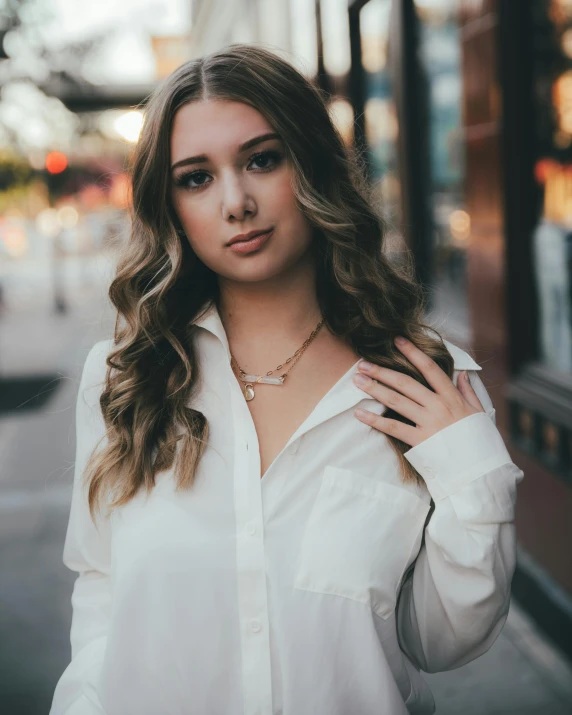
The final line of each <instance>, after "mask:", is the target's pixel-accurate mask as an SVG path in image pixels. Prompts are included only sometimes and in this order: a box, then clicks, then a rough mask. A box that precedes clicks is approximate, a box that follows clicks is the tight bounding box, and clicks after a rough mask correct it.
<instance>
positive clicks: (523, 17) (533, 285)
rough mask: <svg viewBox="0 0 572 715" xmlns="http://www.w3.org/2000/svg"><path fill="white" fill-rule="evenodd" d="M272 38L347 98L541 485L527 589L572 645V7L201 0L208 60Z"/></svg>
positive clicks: (401, 229) (198, 14) (528, 502)
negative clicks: (234, 46) (234, 45)
mask: <svg viewBox="0 0 572 715" xmlns="http://www.w3.org/2000/svg"><path fill="white" fill-rule="evenodd" d="M243 41H244V42H256V43H261V44H262V45H264V46H266V47H269V48H271V49H272V48H273V49H274V50H276V51H278V52H279V53H282V54H283V55H284V56H285V57H286V58H288V59H290V60H291V61H292V62H293V63H294V64H296V65H297V66H298V67H299V68H300V69H302V71H304V72H305V73H306V74H307V75H308V76H311V77H313V78H315V79H316V81H317V82H318V84H319V85H320V86H321V87H323V88H325V89H326V90H328V91H329V92H330V93H331V96H332V103H331V106H330V109H331V111H332V116H333V117H334V118H335V120H336V122H337V124H338V126H339V127H340V129H341V131H342V132H343V134H344V136H345V138H346V140H347V141H348V142H355V143H356V144H357V145H359V146H362V147H365V148H366V150H367V157H368V163H369V172H370V178H371V181H372V182H373V183H374V185H375V187H376V189H377V192H376V196H377V197H378V200H379V207H380V210H381V211H382V213H383V215H384V216H385V219H386V223H387V228H388V238H389V241H390V243H391V242H392V245H393V246H394V247H396V248H397V250H398V249H399V242H400V240H401V239H400V237H401V236H404V237H405V240H406V243H407V245H408V246H409V247H410V249H411V250H412V251H413V253H414V255H415V257H416V261H417V267H418V268H417V269H418V274H419V279H420V280H421V281H422V282H423V284H424V285H425V286H426V287H427V291H428V295H429V296H430V306H429V307H430V314H431V318H432V321H433V323H434V324H436V325H437V326H438V327H440V328H441V330H442V332H443V333H444V334H445V335H447V337H448V338H450V339H451V340H453V341H454V342H456V343H457V344H459V345H461V346H463V347H465V348H467V349H469V350H470V351H471V352H472V354H473V355H474V357H475V358H476V359H477V360H478V362H479V363H480V364H481V365H482V368H483V370H482V373H481V375H482V378H483V380H484V382H485V385H486V386H487V389H488V390H489V392H490V393H491V396H492V398H493V401H494V403H495V407H496V414H497V424H498V425H499V428H500V430H501V432H502V433H503V436H504V437H505V439H506V441H507V444H508V445H509V448H510V451H511V453H512V455H513V458H514V460H515V461H516V462H517V463H518V464H519V465H520V466H522V468H523V469H524V471H525V474H526V478H525V480H524V481H523V483H522V484H521V486H520V488H519V503H518V508H517V517H516V526H517V532H518V537H519V544H520V546H519V558H518V569H517V573H516V575H515V578H514V582H513V592H514V595H515V596H516V598H517V599H518V600H520V602H521V603H522V604H523V605H525V606H526V607H527V608H528V610H529V611H530V612H531V613H532V615H533V616H534V617H535V618H536V620H537V621H538V622H539V623H540V625H542V626H543V627H544V629H545V630H546V631H547V633H548V634H549V635H550V636H551V637H552V638H553V639H554V640H555V641H556V642H558V643H559V645H560V646H561V647H563V648H564V649H565V650H567V652H568V653H569V654H570V652H571V651H572V559H571V557H570V554H569V552H568V546H569V544H570V543H572V518H571V515H572V458H571V451H572V1H571V0H519V2H515V0H349V1H348V0H316V1H314V0H307V1H305V0H250V1H249V0H226V1H225V2H223V1H222V0H221V1H220V2H217V1H212V2H206V0H202V1H201V0H195V2H194V4H193V27H192V33H191V54H192V55H193V56H198V55H201V54H204V53H206V52H210V51H211V50H213V49H216V48H217V47H220V46H223V45H225V44H229V43H231V42H243Z"/></svg>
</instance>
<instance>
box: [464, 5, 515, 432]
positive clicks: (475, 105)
mask: <svg viewBox="0 0 572 715" xmlns="http://www.w3.org/2000/svg"><path fill="white" fill-rule="evenodd" d="M497 6H498V2H497V0H461V13H460V24H461V43H462V66H463V86H464V96H463V116H464V128H465V138H466V202H467V203H466V205H467V211H468V212H469V215H470V217H471V238H470V243H469V246H468V250H467V293H468V300H469V306H470V308H469V311H470V319H471V324H472V333H473V344H472V348H473V352H474V355H475V357H476V359H477V360H478V362H479V363H482V365H483V371H482V377H483V381H484V383H485V386H486V387H487V389H488V390H489V392H490V394H491V397H492V399H493V401H494V403H495V406H496V409H497V423H498V424H499V427H500V428H501V430H502V431H503V432H504V433H505V434H506V430H507V419H508V415H507V409H506V403H505V400H504V397H503V392H502V389H503V385H504V383H505V382H506V381H507V378H508V375H507V354H508V352H507V351H508V325H507V310H506V307H507V306H506V299H505V286H506V262H505V256H506V250H505V237H504V183H503V171H502V163H501V130H502V127H501V112H502V103H501V90H500V86H499V77H498V71H497V68H498V57H497V34H498V24H497V23H498V7H497Z"/></svg>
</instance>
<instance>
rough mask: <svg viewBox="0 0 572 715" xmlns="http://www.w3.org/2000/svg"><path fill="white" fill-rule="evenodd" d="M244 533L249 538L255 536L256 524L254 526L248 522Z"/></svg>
mask: <svg viewBox="0 0 572 715" xmlns="http://www.w3.org/2000/svg"><path fill="white" fill-rule="evenodd" d="M246 533H247V534H250V535H251V536H252V535H253V534H256V524H254V523H253V522H252V521H250V522H249V523H248V524H247V525H246Z"/></svg>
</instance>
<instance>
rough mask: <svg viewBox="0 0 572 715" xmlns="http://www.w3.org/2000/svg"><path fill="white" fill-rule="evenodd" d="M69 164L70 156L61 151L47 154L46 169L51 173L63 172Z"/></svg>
mask: <svg viewBox="0 0 572 715" xmlns="http://www.w3.org/2000/svg"><path fill="white" fill-rule="evenodd" d="M67 165H68V158H67V156H66V155H65V154H62V152H61V151H51V152H50V153H49V154H48V155H47V156H46V169H47V171H48V172H49V173H50V174H61V173H62V171H63V170H64V169H66V168H67Z"/></svg>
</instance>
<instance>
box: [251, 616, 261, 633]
mask: <svg viewBox="0 0 572 715" xmlns="http://www.w3.org/2000/svg"><path fill="white" fill-rule="evenodd" d="M250 628H251V630H253V631H254V632H255V633H258V631H259V630H260V621H259V620H258V618H251V619H250Z"/></svg>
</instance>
